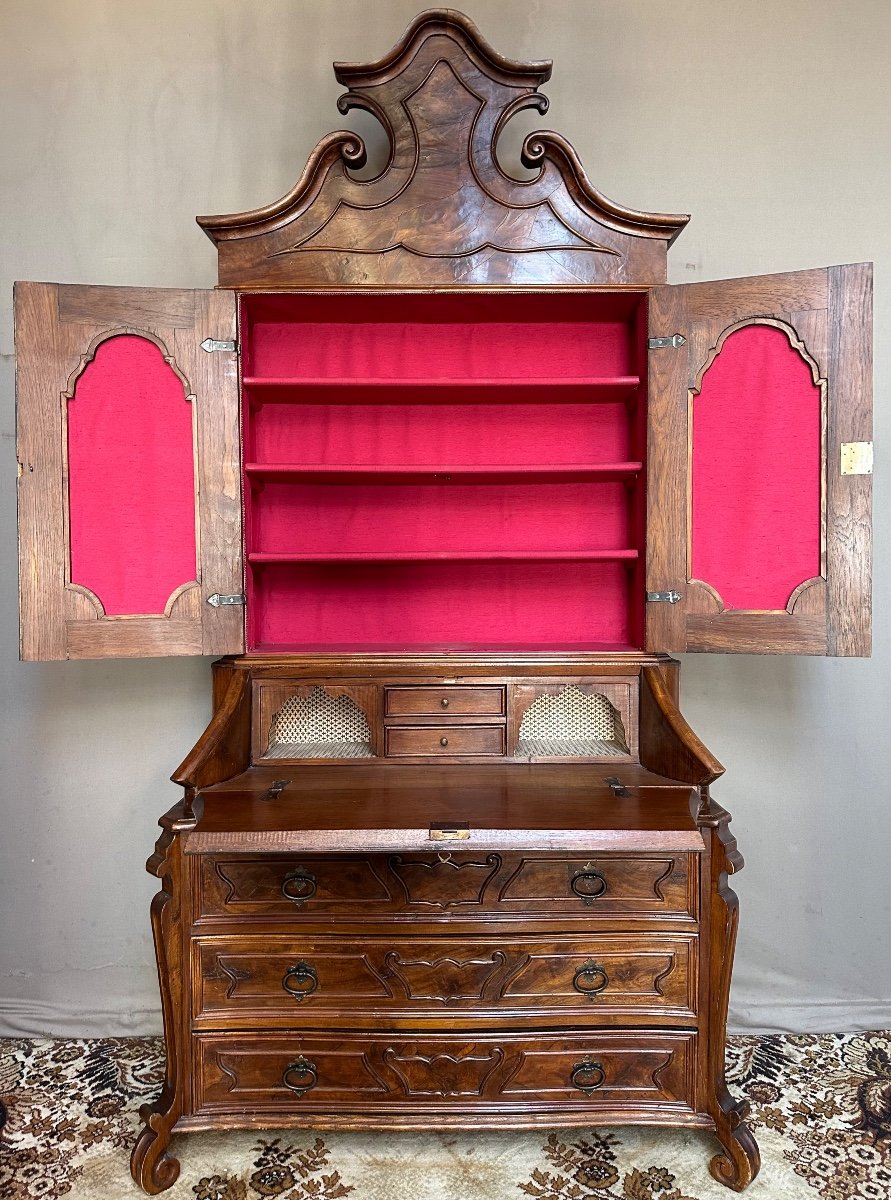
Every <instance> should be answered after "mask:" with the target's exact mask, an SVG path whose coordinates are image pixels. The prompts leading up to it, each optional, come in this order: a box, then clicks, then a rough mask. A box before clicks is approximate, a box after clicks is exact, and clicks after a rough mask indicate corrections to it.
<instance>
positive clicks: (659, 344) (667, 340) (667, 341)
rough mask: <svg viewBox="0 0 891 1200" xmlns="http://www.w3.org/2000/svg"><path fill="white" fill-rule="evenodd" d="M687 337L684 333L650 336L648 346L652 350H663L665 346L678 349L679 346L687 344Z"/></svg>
mask: <svg viewBox="0 0 891 1200" xmlns="http://www.w3.org/2000/svg"><path fill="white" fill-rule="evenodd" d="M686 341H687V339H686V338H685V337H684V335H683V334H682V333H673V334H672V335H671V337H661V338H650V340H649V341H648V342H647V348H648V349H650V350H661V349H662V348H663V346H670V347H671V348H672V350H677V348H678V346H683V345H685V344H686Z"/></svg>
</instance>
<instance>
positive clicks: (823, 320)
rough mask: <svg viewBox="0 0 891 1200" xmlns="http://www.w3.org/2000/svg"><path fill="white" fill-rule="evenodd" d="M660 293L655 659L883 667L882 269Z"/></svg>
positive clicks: (652, 468) (652, 548)
mask: <svg viewBox="0 0 891 1200" xmlns="http://www.w3.org/2000/svg"><path fill="white" fill-rule="evenodd" d="M650 295H651V300H650V322H649V332H650V350H649V431H648V454H649V462H648V485H647V487H648V493H647V507H648V531H647V538H648V541H647V640H646V644H647V648H648V649H650V650H668V651H672V650H675V651H683V650H711V651H718V652H727V651H741V652H747V653H785V654H833V655H868V654H869V653H870V600H871V478H870V475H871V471H872V443H871V440H870V439H871V437H872V268H871V265H870V264H868V263H861V264H857V265H854V266H844V267H828V268H826V269H822V270H816V271H801V272H795V273H790V274H784V275H767V276H761V277H754V278H751V279H727V280H721V281H718V282H716V283H696V284H683V285H678V286H673V287H672V286H667V287H659V288H655V289H653V291H652V292H651V294H650Z"/></svg>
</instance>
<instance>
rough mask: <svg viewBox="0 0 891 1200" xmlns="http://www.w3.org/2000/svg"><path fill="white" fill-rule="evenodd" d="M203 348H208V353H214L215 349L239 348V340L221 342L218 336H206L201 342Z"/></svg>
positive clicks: (230, 349)
mask: <svg viewBox="0 0 891 1200" xmlns="http://www.w3.org/2000/svg"><path fill="white" fill-rule="evenodd" d="M201 349H202V350H206V351H207V353H208V354H212V353H213V352H214V350H228V351H230V352H231V351H233V350H237V349H238V342H221V341H218V339H217V338H205V339H204V341H203V342H202V343H201Z"/></svg>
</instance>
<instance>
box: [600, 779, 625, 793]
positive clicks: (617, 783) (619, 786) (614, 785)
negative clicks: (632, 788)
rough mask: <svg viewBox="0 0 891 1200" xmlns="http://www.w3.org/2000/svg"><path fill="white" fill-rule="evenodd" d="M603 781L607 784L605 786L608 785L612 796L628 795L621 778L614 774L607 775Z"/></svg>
mask: <svg viewBox="0 0 891 1200" xmlns="http://www.w3.org/2000/svg"><path fill="white" fill-rule="evenodd" d="M603 782H604V783H605V784H606V785H607V787H609V789H610V790H611V791H612V794H613V795H614V796H627V795H628V789H627V788H626V787H625V785H624V783H622V782H621V780H620V779H618V778H617V777H616V776H615V775H608V776H607V777H606V779H604V781H603Z"/></svg>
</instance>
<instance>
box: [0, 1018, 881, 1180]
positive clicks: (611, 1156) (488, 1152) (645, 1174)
mask: <svg viewBox="0 0 891 1200" xmlns="http://www.w3.org/2000/svg"><path fill="white" fill-rule="evenodd" d="M162 1053H163V1052H162V1045H161V1042H160V1040H158V1039H155V1038H126V1039H123V1038H122V1039H103V1040H91V1041H50V1040H46V1041H44V1040H39V1041H37V1040H30V1039H29V1040H16V1041H2V1040H0V1096H2V1097H3V1098H4V1099H5V1100H6V1102H7V1105H8V1108H9V1117H8V1122H7V1125H6V1128H5V1129H4V1130H3V1132H2V1144H0V1196H2V1197H3V1198H4V1200H25V1198H26V1197H27V1198H31V1197H34V1198H37V1197H56V1196H68V1197H71V1198H72V1200H119V1198H120V1197H126V1196H134V1197H135V1196H138V1195H141V1193H140V1192H138V1191H137V1189H136V1186H135V1184H133V1183H132V1181H131V1179H130V1175H129V1171H128V1160H129V1154H130V1148H131V1146H132V1144H133V1140H134V1138H135V1136H136V1129H137V1116H136V1113H137V1109H138V1108H139V1105H140V1104H141V1103H142V1102H143V1101H144V1100H148V1099H152V1098H154V1096H155V1094H156V1092H157V1090H158V1087H159V1085H160V1081H161V1073H162V1065H163V1057H162ZM728 1060H729V1064H728V1065H729V1079H730V1083H731V1089H732V1090H733V1091H734V1092H735V1093H737V1094H743V1095H745V1096H747V1097H748V1098H749V1100H750V1102H751V1108H752V1112H751V1118H750V1123H751V1125H752V1127H753V1129H754V1131H755V1134H756V1136H757V1138H758V1141H759V1143H760V1146H761V1154H762V1159H763V1165H762V1168H761V1174H760V1175H759V1177H758V1179H757V1180H756V1181H755V1182H754V1183H753V1184H752V1185H751V1187H750V1188H749V1189H748V1191H747V1193H746V1196H747V1200H799V1198H800V1200H817V1198H818V1197H822V1198H824V1200H891V1033H866V1034H846V1035H836V1034H827V1035H823V1036H819V1037H810V1036H809V1037H804V1036H801V1037H780V1036H769V1037H746V1038H734V1039H732V1042H731V1045H730V1048H729V1052H728ZM184 1142H185V1144H184ZM177 1144H179V1146H180V1147H181V1148H182V1151H183V1155H182V1159H181V1162H182V1174H181V1175H180V1178H179V1180H178V1182H177V1183H176V1184H175V1185H174V1186H173V1188H171V1189H170V1191H168V1192H166V1193H165V1196H166V1197H168V1198H169V1200H196V1198H197V1200H267V1198H269V1197H281V1198H282V1200H341V1198H345V1197H350V1198H351V1200H512V1198H515V1200H524V1198H525V1197H534V1198H536V1200H608V1198H610V1197H613V1198H616V1197H617V1198H623V1200H719V1198H720V1200H729V1197H730V1196H732V1195H733V1193H732V1192H729V1191H728V1190H727V1189H726V1188H724V1187H722V1186H720V1185H719V1184H717V1183H715V1182H713V1180H712V1179H711V1177H710V1176H709V1174H708V1171H707V1162H708V1159H709V1158H710V1157H711V1155H712V1153H713V1152H714V1143H713V1139H712V1138H711V1137H709V1135H707V1134H705V1133H702V1132H701V1131H695V1132H692V1131H691V1132H684V1131H683V1130H654V1129H642V1130H635V1129H621V1130H605V1129H569V1130H561V1131H559V1132H558V1133H548V1131H547V1130H539V1131H535V1132H532V1133H476V1134H472V1133H471V1134H455V1133H451V1132H443V1133H435V1132H432V1133H429V1134H410V1133H405V1134H397V1135H395V1136H394V1135H388V1134H356V1133H324V1134H322V1135H319V1134H316V1133H312V1132H306V1133H303V1132H300V1131H288V1132H276V1131H270V1132H265V1133H264V1132H261V1133H257V1132H252V1133H238V1134H232V1133H227V1134H220V1133H206V1134H190V1135H188V1137H187V1139H184V1141H180V1142H179V1143H177V1142H176V1141H175V1142H174V1143H173V1148H174V1153H176V1147H177Z"/></svg>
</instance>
